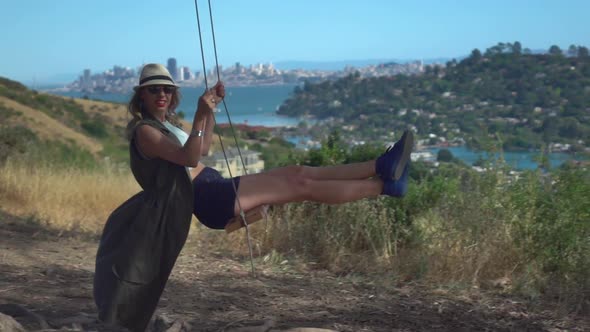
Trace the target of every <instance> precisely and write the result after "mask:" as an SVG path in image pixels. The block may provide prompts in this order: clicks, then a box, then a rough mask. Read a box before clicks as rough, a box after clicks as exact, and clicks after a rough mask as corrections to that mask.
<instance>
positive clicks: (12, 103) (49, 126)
mask: <svg viewBox="0 0 590 332" xmlns="http://www.w3.org/2000/svg"><path fill="white" fill-rule="evenodd" d="M0 115H1V116H2V118H3V119H4V120H5V121H3V123H2V124H0V128H2V129H4V130H2V131H3V133H2V134H0V160H1V159H2V158H4V157H6V155H7V154H9V153H15V147H17V146H26V145H27V144H29V143H28V142H30V141H35V142H37V143H38V144H41V145H45V146H56V145H57V146H60V147H62V149H65V150H68V151H69V152H72V153H73V151H77V152H78V153H82V154H84V153H89V154H90V155H91V156H92V157H93V158H95V159H100V158H104V157H109V158H112V159H114V160H115V161H126V160H127V146H128V145H127V141H126V139H125V136H124V130H125V126H126V124H127V122H128V121H129V115H128V113H127V108H126V105H124V104H116V103H110V102H101V101H95V100H86V99H74V98H68V97H61V96H55V95H49V94H45V93H39V92H37V91H34V90H30V89H28V88H27V87H25V86H24V85H22V84H20V83H18V82H15V81H11V80H9V79H6V78H1V77H0ZM183 125H184V127H185V128H187V127H189V124H188V123H187V122H184V123H183ZM15 130H16V132H15ZM25 133H26V134H25ZM16 150H18V149H16ZM20 152H23V151H20Z"/></svg>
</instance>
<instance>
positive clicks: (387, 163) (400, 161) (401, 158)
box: [375, 130, 414, 181]
mask: <svg viewBox="0 0 590 332" xmlns="http://www.w3.org/2000/svg"><path fill="white" fill-rule="evenodd" d="M413 146H414V134H412V132H411V131H409V130H406V131H404V134H403V135H402V138H400V139H399V141H397V142H395V144H394V145H393V146H390V147H389V148H388V149H387V151H385V153H383V154H382V155H381V156H379V158H377V161H376V163H375V173H377V175H379V177H380V178H381V180H383V181H387V180H389V179H393V180H399V178H400V177H401V176H402V172H405V168H406V165H407V164H408V161H409V160H410V154H411V153H412V147H413Z"/></svg>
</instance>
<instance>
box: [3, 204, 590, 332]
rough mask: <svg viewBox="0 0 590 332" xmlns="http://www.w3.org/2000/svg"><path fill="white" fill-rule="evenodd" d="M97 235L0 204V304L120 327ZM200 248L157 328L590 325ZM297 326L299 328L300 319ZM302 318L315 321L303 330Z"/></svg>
mask: <svg viewBox="0 0 590 332" xmlns="http://www.w3.org/2000/svg"><path fill="white" fill-rule="evenodd" d="M97 243H98V239H97V238H96V237H94V236H84V235H81V234H60V233H57V232H55V231H50V230H47V229H44V228H42V227H40V226H39V225H36V224H34V223H32V222H30V221H27V220H24V219H21V218H17V217H15V216H12V215H9V214H7V213H4V212H1V211H0V312H1V313H4V314H6V315H9V316H12V317H13V318H14V319H15V320H16V321H18V322H19V323H20V324H22V326H23V327H24V328H25V329H26V330H29V331H51V330H58V329H60V330H61V331H64V330H66V331H67V330H76V331H80V330H83V331H116V330H117V329H115V328H112V327H108V326H105V325H103V324H101V323H100V322H98V321H97V320H96V309H95V307H94V302H93V299H92V279H93V270H94V257H95V253H96V249H97ZM257 271H258V273H257V276H256V277H253V276H252V275H251V274H250V265H249V262H247V261H239V260H234V259H230V258H227V257H222V256H220V255H215V254H211V253H210V252H204V251H203V250H202V249H201V248H200V246H199V244H198V243H197V241H195V240H194V239H193V240H192V241H191V239H189V242H188V243H187V245H186V247H185V248H184V250H183V253H182V254H181V256H180V257H179V260H178V262H177V265H176V267H175V269H174V271H173V273H172V276H171V279H170V281H169V283H168V285H167V288H166V290H165V293H164V295H163V296H162V298H161V300H160V304H159V307H158V310H157V312H156V315H155V319H154V321H153V326H152V327H151V328H150V329H151V330H152V331H234V332H248V331H249V332H252V331H258V332H262V331H325V330H317V329H327V330H335V331H552V332H554V331H590V318H589V317H586V316H583V315H581V314H578V315H576V314H569V315H563V314H561V315H557V314H556V311H555V310H550V309H549V308H552V306H551V305H540V304H539V303H537V304H536V305H534V306H532V304H530V303H529V304H527V303H525V302H523V301H520V300H518V299H515V298H510V297H508V296H507V295H505V294H502V293H501V292H498V291H486V292H483V291H481V290H478V291H469V292H465V291H461V292H459V291H457V292H450V291H444V290H440V289H438V290H435V289H428V288H425V287H420V286H417V285H414V284H398V285H395V286H393V285H392V286H385V285H382V284H377V283H375V282H370V281H369V280H366V278H365V279H364V280H363V279H361V278H351V277H348V278H344V277H337V276H335V275H332V274H330V273H328V272H325V271H313V270H309V269H300V268H295V267H293V268H283V269H280V268H277V267H276V265H275V266H271V265H262V266H257ZM298 328H299V329H298ZM301 328H316V330H306V329H301Z"/></svg>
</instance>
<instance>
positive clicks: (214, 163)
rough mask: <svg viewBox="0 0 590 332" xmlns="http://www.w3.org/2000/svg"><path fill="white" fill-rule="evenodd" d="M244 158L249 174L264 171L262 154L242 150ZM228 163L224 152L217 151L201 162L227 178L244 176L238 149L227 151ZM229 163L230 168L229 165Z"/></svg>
mask: <svg viewBox="0 0 590 332" xmlns="http://www.w3.org/2000/svg"><path fill="white" fill-rule="evenodd" d="M240 151H241V152H242V157H243V158H244V165H245V167H246V171H247V172H248V174H254V173H259V172H261V171H263V170H264V160H262V159H260V153H259V152H256V151H252V150H248V149H240ZM225 154H226V156H227V160H228V162H227V163H226V161H225V157H224V155H223V152H222V151H216V152H214V153H212V154H210V155H209V156H206V157H204V158H202V159H201V162H202V163H203V164H204V165H206V166H209V167H212V168H215V169H216V170H217V171H219V173H221V175H222V176H223V177H225V178H229V177H230V171H231V176H239V175H244V168H243V167H242V161H241V160H240V155H239V154H238V149H236V148H231V149H227V150H226V151H225ZM228 163H229V168H228V165H227V164H228Z"/></svg>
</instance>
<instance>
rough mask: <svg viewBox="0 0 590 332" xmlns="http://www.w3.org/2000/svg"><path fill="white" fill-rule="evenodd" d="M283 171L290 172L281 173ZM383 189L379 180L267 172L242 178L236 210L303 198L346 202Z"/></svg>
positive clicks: (305, 199) (376, 193)
mask: <svg viewBox="0 0 590 332" xmlns="http://www.w3.org/2000/svg"><path fill="white" fill-rule="evenodd" d="M283 172H284V173H286V174H288V175H282V173H283ZM291 172H293V170H291ZM273 173H274V174H273ZM382 190H383V181H381V180H380V179H364V180H359V179H352V180H317V179H314V178H309V177H306V176H305V175H304V173H303V172H300V173H299V174H290V173H289V172H287V170H283V171H279V172H265V173H260V174H253V175H246V176H242V177H241V178H240V186H239V188H238V198H237V199H236V205H235V213H236V215H237V214H238V213H239V212H240V206H241V208H242V209H243V210H244V211H247V210H250V209H253V208H255V207H257V206H260V205H264V204H283V203H289V202H301V201H314V202H320V203H326V204H338V203H345V202H351V201H356V200H359V199H362V198H366V197H375V196H378V195H379V194H380V193H381V192H382ZM238 200H239V204H238Z"/></svg>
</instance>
